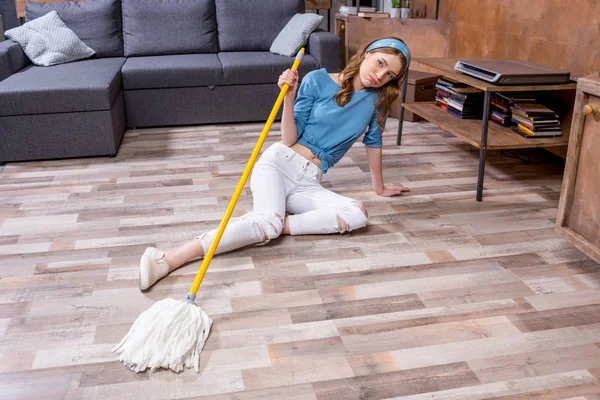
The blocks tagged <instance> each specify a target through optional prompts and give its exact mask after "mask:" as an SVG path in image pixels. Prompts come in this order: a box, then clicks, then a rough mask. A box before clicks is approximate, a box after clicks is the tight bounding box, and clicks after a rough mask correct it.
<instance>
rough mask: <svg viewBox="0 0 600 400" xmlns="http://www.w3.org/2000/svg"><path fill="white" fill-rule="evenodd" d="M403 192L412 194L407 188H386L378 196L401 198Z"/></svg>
mask: <svg viewBox="0 0 600 400" xmlns="http://www.w3.org/2000/svg"><path fill="white" fill-rule="evenodd" d="M403 192H410V189H409V188H407V187H406V186H387V187H386V186H384V187H383V189H382V190H381V192H378V193H377V194H378V195H380V196H383V197H392V196H400V195H401V194H402V193H403Z"/></svg>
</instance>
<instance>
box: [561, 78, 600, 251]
mask: <svg viewBox="0 0 600 400" xmlns="http://www.w3.org/2000/svg"><path fill="white" fill-rule="evenodd" d="M598 153H600V73H598V72H596V73H594V74H592V75H590V76H586V77H585V78H581V79H579V81H578V82H577V95H576V99H575V107H574V115H573V124H572V126H571V135H570V137H569V153H568V154H567V161H566V165H565V175H564V178H563V184H562V190H561V192H560V202H559V203H558V213H557V216H556V232H557V233H558V234H559V235H560V236H562V237H564V238H565V239H566V240H567V241H568V242H569V243H571V244H572V245H573V246H575V247H577V248H578V249H579V250H581V251H582V252H583V253H584V254H586V255H587V256H588V257H590V258H591V259H593V260H594V261H596V262H597V263H600V159H599V156H598Z"/></svg>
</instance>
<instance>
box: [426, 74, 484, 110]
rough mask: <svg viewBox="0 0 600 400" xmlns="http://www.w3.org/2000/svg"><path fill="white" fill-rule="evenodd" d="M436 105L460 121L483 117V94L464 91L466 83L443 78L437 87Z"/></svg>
mask: <svg viewBox="0 0 600 400" xmlns="http://www.w3.org/2000/svg"><path fill="white" fill-rule="evenodd" d="M435 86H436V88H437V94H436V96H435V104H436V105H437V106H438V107H440V108H441V109H443V110H445V111H446V112H448V113H449V114H451V115H453V116H455V117H457V118H460V119H480V118H481V117H482V115H483V97H482V92H480V91H477V92H474V91H468V92H467V91H462V90H461V88H464V87H466V86H467V85H465V84H464V83H460V82H456V81H453V80H450V79H448V78H442V79H439V80H438V81H437V84H436V85H435Z"/></svg>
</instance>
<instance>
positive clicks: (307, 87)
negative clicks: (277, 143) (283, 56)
mask: <svg viewBox="0 0 600 400" xmlns="http://www.w3.org/2000/svg"><path fill="white" fill-rule="evenodd" d="M311 74H312V72H309V73H308V74H306V76H305V77H304V79H303V80H302V83H301V84H300V85H298V71H291V70H289V69H288V70H286V71H285V72H284V73H283V74H281V76H280V77H279V82H278V85H279V87H282V86H283V85H284V84H285V83H287V84H288V85H290V88H289V89H288V91H287V93H286V95H285V97H284V99H283V111H282V114H281V137H282V140H281V142H282V143H283V144H285V145H286V146H291V145H293V144H294V143H296V142H297V141H298V138H299V137H300V136H302V134H303V133H304V128H305V127H306V124H307V123H308V118H309V116H310V112H311V110H312V107H313V105H314V102H315V99H314V95H315V93H314V92H315V84H314V82H313V81H314V78H312V76H311ZM298 86H300V87H298ZM296 92H298V97H296Z"/></svg>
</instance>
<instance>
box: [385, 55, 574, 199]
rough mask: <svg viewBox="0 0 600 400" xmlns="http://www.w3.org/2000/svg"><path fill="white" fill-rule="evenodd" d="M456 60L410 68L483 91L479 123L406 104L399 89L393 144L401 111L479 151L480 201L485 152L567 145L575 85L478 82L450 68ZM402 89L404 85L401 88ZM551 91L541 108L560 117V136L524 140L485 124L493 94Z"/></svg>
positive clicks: (431, 61) (434, 108)
mask: <svg viewBox="0 0 600 400" xmlns="http://www.w3.org/2000/svg"><path fill="white" fill-rule="evenodd" d="M456 61H457V60H456V59H448V58H437V59H435V58H431V59H425V58H422V59H413V61H412V63H411V67H412V66H414V67H417V68H418V69H420V70H424V71H429V72H432V73H435V74H439V75H443V76H445V77H448V78H450V79H454V80H455V81H458V82H462V83H465V84H467V85H469V88H468V89H470V90H473V89H478V90H481V91H483V92H484V100H483V101H484V104H483V118H482V120H475V119H465V120H461V119H459V118H456V117H454V116H452V115H450V114H449V113H447V112H446V111H444V110H442V109H441V108H439V107H437V106H436V105H435V102H422V103H420V102H419V103H406V102H405V97H404V96H405V92H406V90H403V94H402V99H401V107H402V108H401V112H400V122H399V124H398V137H397V141H396V143H397V144H398V145H400V144H401V141H402V125H403V115H404V109H406V110H409V111H412V112H413V113H415V114H417V115H419V116H420V117H422V118H424V119H426V120H427V121H429V122H432V123H433V124H435V125H437V126H439V127H440V128H442V129H443V130H445V131H446V132H448V133H451V134H453V135H454V136H456V137H458V138H460V139H462V140H464V141H466V142H467V143H469V144H470V145H472V146H474V147H476V148H478V149H480V150H479V170H478V175H477V194H476V197H475V198H476V200H477V201H481V200H482V198H483V178H484V172H485V157H486V151H487V150H503V149H525V148H534V147H543V148H551V147H558V146H567V145H568V143H569V131H570V127H571V119H572V115H573V103H574V99H575V89H576V88H577V85H576V84H575V83H567V84H561V85H527V86H497V85H493V84H491V83H488V82H485V81H483V80H480V79H476V78H472V77H470V76H468V75H465V74H462V73H460V72H458V71H456V70H455V69H454V65H455V64H456ZM405 87H406V85H405ZM526 91H527V92H532V91H537V92H551V95H549V94H547V97H545V98H544V100H545V105H546V106H548V107H550V108H551V109H553V110H554V111H555V112H556V113H557V114H558V115H559V116H560V117H561V121H560V124H561V129H562V136H561V137H559V138H547V139H526V138H524V137H522V136H520V135H519V134H517V133H515V132H513V131H512V130H511V129H510V128H506V127H502V126H500V125H498V124H496V123H492V124H488V119H489V110H490V98H491V94H492V93H494V92H526Z"/></svg>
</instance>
